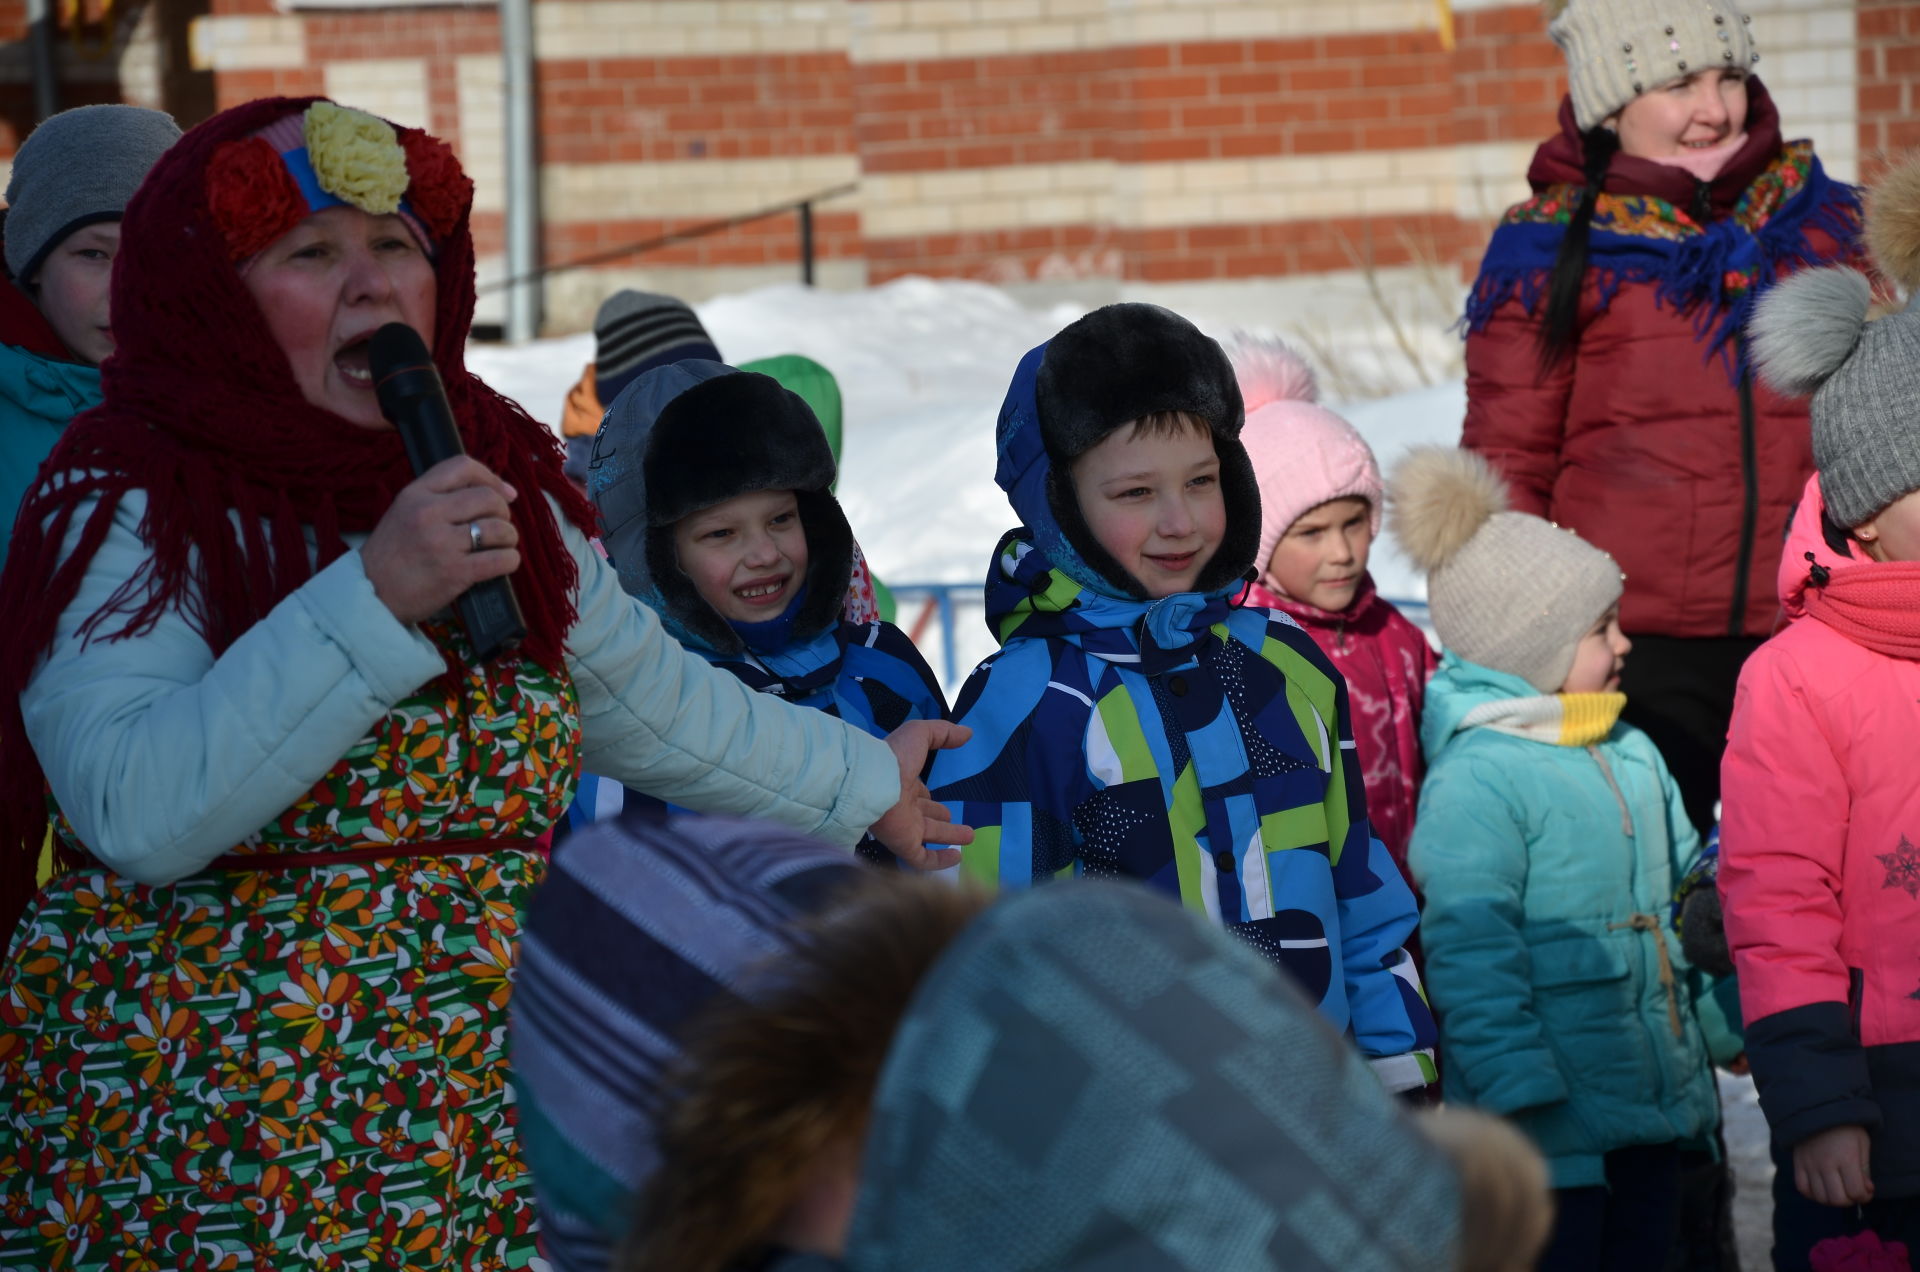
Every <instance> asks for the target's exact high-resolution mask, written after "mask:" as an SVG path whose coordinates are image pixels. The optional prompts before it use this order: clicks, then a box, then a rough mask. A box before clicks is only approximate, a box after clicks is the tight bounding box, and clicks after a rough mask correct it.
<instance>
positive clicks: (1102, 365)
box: [1034, 303, 1246, 465]
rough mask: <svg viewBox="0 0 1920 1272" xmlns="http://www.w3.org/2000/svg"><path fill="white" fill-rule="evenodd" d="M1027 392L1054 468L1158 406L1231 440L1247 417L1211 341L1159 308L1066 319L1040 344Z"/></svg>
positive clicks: (1114, 308) (1121, 308) (1113, 309)
mask: <svg viewBox="0 0 1920 1272" xmlns="http://www.w3.org/2000/svg"><path fill="white" fill-rule="evenodd" d="M1034 396H1035V402H1036V404H1037V406H1038V409H1039V416H1040V438H1041V441H1042V442H1043V443H1045V445H1046V448H1047V453H1048V456H1049V457H1050V458H1051V459H1052V460H1053V461H1054V463H1055V464H1056V465H1059V464H1062V463H1065V462H1067V461H1070V460H1072V459H1073V458H1074V457H1075V456H1078V455H1082V454H1085V453H1086V452H1087V451H1088V450H1089V449H1091V448H1092V447H1094V446H1096V445H1098V444H1099V442H1100V440H1101V439H1102V438H1104V437H1105V436H1106V435H1107V434H1108V433H1111V432H1112V431H1113V430H1114V429H1116V428H1118V427H1119V426H1120V425H1122V424H1125V423H1126V422H1128V421H1129V420H1137V419H1139V418H1140V417H1142V416H1144V415H1152V414H1155V413H1156V412H1160V411H1185V412H1187V413H1188V414H1190V415H1196V416H1198V417H1200V418H1201V419H1203V420H1205V421H1206V422H1207V426H1208V427H1209V428H1211V429H1212V430H1213V434H1214V436H1215V437H1229V438H1231V437H1238V436H1239V434H1240V426H1241V425H1242V424H1243V423H1244V422H1245V418H1246V417H1245V412H1244V410H1243V409H1242V407H1241V400H1240V383H1239V381H1238V380H1237V379H1236V378H1235V376H1234V373H1233V364H1232V363H1231V362H1229V361H1228V359H1227V355H1226V353H1225V351H1224V350H1222V349H1221V348H1220V345H1219V344H1218V342H1216V341H1214V340H1213V339H1212V338H1210V337H1209V336H1207V335H1205V334H1204V333H1202V332H1201V330H1200V329H1199V328H1198V327H1196V326H1194V325H1193V324H1192V323H1190V322H1188V321H1187V320H1186V319H1185V318H1182V317H1181V316H1180V315H1179V314H1176V313H1174V312H1173V311H1172V310H1170V309H1162V308H1161V307H1160V306H1158V305H1143V304H1132V303H1130V304H1120V305H1108V306H1106V307H1105V308H1102V309H1096V310H1094V311H1093V312H1092V313H1090V314H1088V315H1087V316H1086V317H1084V318H1082V319H1080V320H1079V321H1078V322H1075V323H1072V324H1070V325H1069V326H1068V327H1067V328H1066V329H1065V330H1063V331H1061V332H1060V334H1059V335H1057V336H1055V337H1054V338H1053V339H1052V340H1050V341H1048V342H1047V351H1046V353H1045V354H1044V355H1043V356H1042V357H1041V361H1040V372H1039V375H1038V376H1037V377H1036V379H1035V384H1034Z"/></svg>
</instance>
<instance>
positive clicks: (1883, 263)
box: [1747, 158, 1920, 529]
mask: <svg viewBox="0 0 1920 1272" xmlns="http://www.w3.org/2000/svg"><path fill="white" fill-rule="evenodd" d="M1866 239H1867V246H1868V248H1869V250H1870V251H1871V253H1872V256H1873V260H1874V264H1876V265H1877V266H1879V268H1880V271H1881V272H1882V273H1883V274H1885V275H1886V276H1887V277H1888V278H1891V279H1892V280H1893V281H1895V282H1896V283H1899V284H1900V286H1901V287H1902V288H1903V289H1904V290H1905V291H1906V293H1907V294H1908V295H1909V296H1912V295H1915V294H1916V293H1920V158H1915V159H1910V160H1908V161H1907V162H1906V163H1904V164H1902V165H1901V166H1900V167H1898V168H1896V169H1894V170H1893V171H1891V172H1889V173H1887V174H1886V176H1884V177H1882V178H1881V179H1880V180H1879V181H1878V182H1876V183H1875V185H1874V187H1873V191H1872V193H1871V195H1870V197H1869V199H1868V202H1867V223H1866ZM1873 304H1874V295H1873V284H1872V282H1870V281H1869V280H1868V279H1867V277H1866V276H1865V275H1864V274H1861V273H1859V272H1858V271H1856V270H1852V269H1847V268H1844V267H1834V268H1830V269H1814V270H1806V271H1803V272H1801V273H1798V274H1795V275H1793V276H1792V277H1790V278H1788V279H1786V280H1785V281H1783V282H1780V283H1778V284H1776V285H1774V286H1773V287H1771V288H1769V289H1768V290H1767V291H1766V292H1765V293H1764V294H1763V295H1762V296H1761V297H1760V300H1759V302H1758V303H1757V304H1756V305H1755V307H1754V314H1753V318H1752V320H1751V321H1750V322H1749V323H1748V324H1747V338H1748V341H1749V345H1750V348H1751V349H1752V351H1753V362H1754V366H1755V368H1756V369H1758V371H1759V372H1760V377H1761V379H1763V380H1765V381H1766V382H1767V383H1768V384H1769V385H1771V386H1772V387H1773V388H1774V389H1775V390H1776V391H1777V392H1780V393H1785V394H1788V395H1790V396H1794V397H1809V396H1810V397H1812V399H1813V402H1812V417H1813V463H1814V467H1815V468H1817V469H1819V471H1820V494H1821V496H1822V498H1824V499H1825V500H1826V503H1827V515H1828V516H1830V517H1832V518H1833V520H1834V521H1836V522H1838V523H1839V524H1840V525H1842V526H1845V527H1847V528H1848V529H1852V528H1853V527H1855V526H1858V525H1860V524H1862V523H1864V522H1867V521H1870V520H1872V519H1873V517H1874V515H1875V514H1877V513H1878V512H1880V511H1881V510H1882V509H1883V508H1885V507H1886V506H1887V505H1888V504H1890V503H1892V502H1893V501H1894V500H1896V499H1898V498H1900V497H1901V496H1902V495H1905V494H1909V493H1911V492H1912V491H1915V490H1920V312H1916V311H1914V310H1913V309H1911V308H1910V309H1907V310H1905V311H1903V312H1900V313H1895V314H1890V315H1888V316H1887V317H1885V318H1881V319H1878V320H1876V321H1872V322H1869V321H1868V317H1869V315H1870V313H1871V311H1872V308H1873Z"/></svg>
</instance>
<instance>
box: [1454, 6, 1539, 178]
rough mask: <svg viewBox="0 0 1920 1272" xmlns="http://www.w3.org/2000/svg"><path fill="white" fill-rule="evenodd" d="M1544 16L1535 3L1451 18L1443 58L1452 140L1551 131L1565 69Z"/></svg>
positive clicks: (1477, 140) (1472, 142)
mask: <svg viewBox="0 0 1920 1272" xmlns="http://www.w3.org/2000/svg"><path fill="white" fill-rule="evenodd" d="M1544 16H1545V15H1544V14H1543V13H1542V12H1541V9H1540V6H1538V5H1521V6H1518V7H1515V8H1507V9H1475V10H1469V11H1467V12H1465V13H1461V14H1457V15H1456V16H1455V19H1454V22H1455V26H1454V34H1455V44H1454V49H1453V53H1452V55H1451V56H1450V57H1449V58H1448V59H1447V60H1448V63H1449V66H1448V70H1449V78H1450V81H1451V84H1452V88H1453V139H1454V141H1456V142H1459V143H1461V144H1463V145H1475V144H1478V143H1481V142H1488V141H1529V140H1532V139H1534V138H1543V137H1547V136H1549V135H1551V134H1552V133H1553V132H1554V131H1555V129H1556V127H1557V115H1558V113H1559V109H1560V99H1561V98H1562V97H1564V96H1566V92H1567V73H1566V63H1565V62H1564V61H1563V60H1562V59H1561V57H1560V50H1559V49H1557V48H1555V47H1554V46H1553V42H1552V41H1551V40H1549V39H1547V29H1546V22H1545V20H1544Z"/></svg>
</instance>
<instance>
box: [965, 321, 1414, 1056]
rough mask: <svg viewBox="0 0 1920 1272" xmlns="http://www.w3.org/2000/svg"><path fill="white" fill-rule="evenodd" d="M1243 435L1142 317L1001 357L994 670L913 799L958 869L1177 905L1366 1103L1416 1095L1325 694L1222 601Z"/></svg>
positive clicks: (1409, 1006)
mask: <svg viewBox="0 0 1920 1272" xmlns="http://www.w3.org/2000/svg"><path fill="white" fill-rule="evenodd" d="M1242 423H1243V420H1242V410H1241V398H1240V389H1239V385H1238V383H1237V382H1236V380H1235V378H1234V374H1233V367H1232V366H1231V364H1229V362H1228V361H1227V357H1226V354H1225V353H1223V352H1222V351H1221V348H1220V346H1219V345H1218V344H1216V343H1214V341H1213V340H1211V339H1209V338H1208V337H1207V336H1205V335H1204V334H1202V333H1201V332H1200V331H1199V329H1197V328H1196V327H1194V325H1193V324H1192V323H1190V322H1188V321H1187V320H1186V319H1184V318H1182V317H1180V316H1179V315H1178V314H1175V313H1171V312H1169V311H1168V310H1165V309H1162V308H1159V307H1158V306H1155V305H1141V304H1123V305H1109V306H1107V307H1106V308H1104V309H1100V310H1096V311H1095V312H1093V313H1091V314H1089V315H1087V316H1086V317H1085V318H1082V319H1080V320H1079V321H1078V322H1075V323H1073V324H1072V325H1070V326H1069V327H1067V328H1066V329H1065V330H1064V331H1062V332H1060V334H1059V335H1057V336H1055V337H1054V338H1053V339H1052V340H1050V341H1048V342H1047V343H1046V344H1044V345H1041V346H1040V347H1039V348H1037V349H1034V350H1032V351H1031V352H1030V353H1028V354H1027V356H1026V357H1025V358H1024V359H1022V360H1021V363H1020V366H1019V367H1018V369H1016V370H1015V372H1014V376H1013V383H1012V385H1011V386H1010V387H1009V388H1008V390H1007V398H1006V403H1005V405H1003V406H1002V408H1001V412H1000V423H999V429H998V441H999V457H1000V462H999V467H998V470H997V472H996V474H995V477H996V480H997V481H998V482H999V483H1000V485H1001V487H1002V488H1003V489H1004V490H1006V492H1007V496H1008V499H1009V501H1010V502H1011V503H1012V505H1013V511H1014V514H1015V515H1016V516H1017V517H1018V518H1019V520H1020V522H1021V525H1020V527H1019V528H1018V529H1015V530H1011V531H1009V532H1008V533H1007V534H1006V535H1005V536H1004V537H1003V538H1002V539H1001V542H1000V546H999V548H998V549H997V550H996V551H995V553H994V558H993V561H992V563H991V565H990V566H989V567H988V572H987V621H988V624H989V625H990V626H991V627H992V628H993V630H994V633H995V634H996V635H997V636H998V637H999V639H1000V642H1001V646H1002V648H1001V650H1000V652H999V653H998V654H995V655H994V656H993V657H992V658H989V659H988V660H987V661H986V662H985V663H983V664H982V665H981V666H980V667H979V668H977V669H976V670H975V671H974V673H973V675H972V676H971V677H970V678H969V679H968V681H967V683H966V686H965V687H964V688H963V689H962V690H961V694H960V700H959V707H958V709H957V713H956V718H957V719H958V720H959V721H961V722H962V723H965V724H967V725H968V726H970V727H971V728H972V730H973V737H972V738H971V740H970V741H968V742H967V743H966V744H964V745H963V746H961V747H960V748H959V749H957V750H954V751H951V752H949V753H948V754H947V755H945V756H944V757H942V760H941V762H940V763H938V764H936V765H935V766H934V769H933V772H932V775H931V776H930V778H929V779H928V784H929V785H930V786H931V787H932V788H933V794H934V798H936V799H939V800H942V801H945V802H946V803H947V805H948V807H949V808H950V809H951V810H952V811H953V813H954V815H955V817H956V818H966V819H970V820H967V822H966V824H967V825H969V826H974V827H980V828H982V829H980V830H979V831H978V837H977V839H976V847H975V850H974V851H972V852H969V853H967V854H965V855H964V856H963V857H962V862H961V869H962V871H963V872H965V873H968V874H971V875H973V876H974V877H975V878H978V879H980V880H982V881H985V882H993V883H998V884H1001V885H1004V886H1006V887H1016V888H1024V887H1029V886H1031V885H1033V884H1034V883H1037V882H1045V881H1047V880H1050V879H1052V878H1054V877H1055V876H1056V875H1061V874H1067V873H1074V874H1084V875H1105V876H1125V877H1129V878H1134V879H1139V880H1143V881H1145V882H1146V883H1148V884H1150V885H1151V886H1153V887H1156V888H1159V889H1161V890H1163V891H1165V892H1168V893H1171V894H1173V895H1176V896H1178V897H1179V898H1180V899H1181V900H1182V901H1183V902H1184V903H1185V904H1186V905H1187V906H1188V907H1189V908H1191V909H1193V910H1196V911H1199V912H1201V913H1204V914H1207V915H1209V916H1211V917H1212V918H1213V919H1214V920H1215V921H1216V922H1219V923H1222V924H1224V925H1225V926H1226V927H1227V928H1229V929H1230V930H1232V931H1234V932H1236V933H1238V934H1239V935H1240V936H1242V937H1243V938H1244V939H1246V940H1247V941H1248V942H1249V943H1251V944H1252V945H1253V946H1254V947H1255V948H1256V949H1258V950H1260V951H1261V952H1262V953H1264V954H1265V955H1267V957H1269V958H1271V959H1273V960H1274V961H1275V962H1277V963H1278V964H1280V966H1281V967H1283V968H1285V969H1286V970H1287V971H1288V972H1290V973H1292V975H1293V976H1294V978H1295V980H1296V981H1297V982H1298V983H1299V984H1300V985H1301V986H1302V987H1303V988H1304V989H1305V990H1306V993H1307V996H1308V997H1309V998H1310V999H1311V1000H1312V1001H1314V1002H1315V1003H1317V1004H1318V1005H1319V1007H1320V1010H1321V1012H1322V1014H1323V1015H1324V1016H1325V1017H1326V1018H1327V1019H1328V1020H1329V1021H1330V1022H1331V1023H1332V1024H1333V1025H1334V1027H1335V1028H1337V1029H1341V1030H1346V1031H1350V1033H1351V1035H1352V1036H1353V1038H1354V1039H1355V1041H1356V1042H1357V1043H1358V1044H1359V1046H1360V1049H1361V1051H1362V1052H1364V1053H1365V1054H1367V1055H1368V1056H1370V1057H1373V1058H1374V1059H1375V1061H1376V1065H1377V1067H1378V1069H1379V1071H1380V1072H1381V1074H1382V1076H1383V1079H1384V1080H1385V1081H1386V1082H1387V1083H1388V1085H1390V1086H1392V1087H1394V1088H1395V1089H1410V1088H1413V1087H1419V1086H1424V1085H1425V1084H1426V1083H1428V1082H1430V1081H1431V1080H1432V1078H1433V1064H1432V1055H1431V1051H1430V1048H1431V1045H1432V1040H1433V1020H1432V1016H1431V1014H1430V1013H1429V1012H1428V1009H1427V1005H1426V1001H1425V999H1424V998H1422V997H1421V994H1420V989H1419V976H1418V975H1417V973H1416V972H1415V971H1414V967H1413V962H1412V959H1411V958H1410V957H1409V956H1408V954H1407V951H1406V948H1405V946H1406V943H1407V940H1408V939H1409V937H1411V936H1412V934H1413V930H1414V926H1415V924H1416V923H1417V921H1418V912H1417V910H1416V908H1415V906H1414V901H1413V896H1412V894H1411V892H1410V891H1409V890H1408V888H1407V885H1406V883H1405V881H1404V880H1403V879H1402V878H1401V877H1400V872H1399V870H1398V868H1397V867H1396V866H1395V865H1394V862H1393V859H1392V858H1391V857H1390V856H1389V855H1388V854H1387V851H1386V849H1385V847H1383V846H1382V845H1381V843H1380V841H1379V840H1378V839H1376V838H1375V837H1374V834H1373V832H1372V830H1371V827H1370V823H1369V822H1368V819H1367V803H1366V793H1365V789H1364V786H1363V784H1362V782H1361V776H1360V770H1359V765H1358V764H1356V763H1354V760H1353V745H1354V744H1353V720H1352V714H1351V711H1350V709H1349V706H1348V700H1347V689H1346V684H1345V682H1344V681H1343V680H1342V679H1341V678H1340V674H1339V672H1338V671H1336V670H1335V669H1334V667H1333V665H1332V664H1331V663H1330V662H1329V661H1328V660H1327V657H1326V655H1325V654H1323V653H1321V652H1320V650H1319V648H1318V647H1317V646H1316V645H1315V644H1314V643H1313V641H1312V639H1311V638H1310V637H1308V636H1307V634H1306V633H1305V632H1304V631H1302V630H1301V629H1300V626H1299V625H1298V624H1297V623H1295V622H1293V621H1292V620H1291V619H1288V618H1287V617H1286V616H1285V615H1281V614H1276V613H1273V612H1271V611H1268V610H1264V609H1260V608H1257V607H1255V608H1247V607H1244V606H1239V605H1237V604H1235V600H1236V599H1237V597H1238V596H1239V594H1240V592H1241V591H1242V589H1243V588H1244V587H1245V584H1246V582H1247V580H1248V579H1249V577H1251V575H1252V572H1253V566H1254V564H1255V554H1256V551H1257V548H1258V544H1259V540H1260V492H1259V488H1258V487H1257V485H1256V484H1255V481H1254V473H1253V464H1252V462H1251V460H1250V459H1249V458H1248V453H1247V448H1246V447H1245V445H1244V444H1243V443H1242V441H1241V432H1242V427H1241V426H1242Z"/></svg>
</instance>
